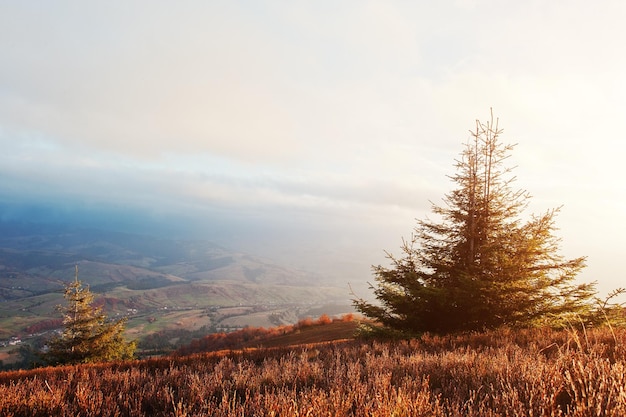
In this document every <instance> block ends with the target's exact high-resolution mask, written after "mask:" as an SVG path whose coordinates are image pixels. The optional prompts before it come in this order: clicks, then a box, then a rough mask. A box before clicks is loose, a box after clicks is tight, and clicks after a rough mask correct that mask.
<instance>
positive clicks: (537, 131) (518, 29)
mask: <svg viewBox="0 0 626 417" xmlns="http://www.w3.org/2000/svg"><path fill="white" fill-rule="evenodd" d="M624 21H626V2H624V1H622V0H617V1H597V2H590V1H571V0H568V1H558V0H555V1H549V2H548V1H523V2H521V1H501V0H498V1H496V0H494V1H480V0H476V1H472V0H465V1H462V0H460V1H437V2H435V1H361V0H359V1H320V0H315V1H180V2H164V1H106V2H104V1H103V2H80V1H55V2H48V1H29V2H11V1H0V146H1V148H2V151H1V152H0V198H1V199H2V201H4V202H5V208H4V209H3V210H5V212H4V213H2V216H3V217H4V218H10V217H11V216H16V215H18V214H19V213H17V214H16V210H17V211H19V210H20V207H27V206H28V205H29V204H30V205H37V204H40V205H43V206H44V207H52V206H59V207H61V208H62V210H66V212H69V213H72V212H73V210H79V209H80V210H82V212H83V213H89V212H90V210H92V211H93V212H94V213H98V214H99V215H102V214H103V213H106V212H107V210H113V211H112V212H115V213H117V214H120V213H121V215H123V213H125V212H126V211H128V212H129V213H130V212H132V213H134V215H135V216H137V213H139V217H143V218H145V219H149V220H151V221H153V222H155V223H158V222H159V221H161V222H167V223H168V227H169V228H171V229H176V227H177V223H178V224H180V230H181V233H182V231H183V230H184V231H185V233H186V232H189V230H193V231H195V234H196V235H200V236H204V237H206V238H207V239H209V240H222V241H223V242H224V243H228V244H232V245H235V246H238V247H240V248H243V249H246V250H250V251H257V252H258V253H260V254H262V255H264V256H269V257H273V258H276V259H281V260H286V261H287V262H290V263H291V264H293V265H300V266H306V267H309V268H317V269H319V270H320V271H324V272H325V273H326V272H328V273H333V274H335V275H336V277H337V279H338V280H340V281H341V280H343V281H351V282H355V281H359V280H360V281H366V280H369V279H371V275H370V274H369V266H370V264H373V263H380V262H383V261H384V258H383V250H384V249H386V250H389V251H392V252H398V250H397V248H398V246H399V244H400V238H401V237H402V236H408V235H410V233H411V230H412V228H413V227H414V225H415V219H416V218H424V216H426V215H427V214H428V211H429V207H430V205H429V200H431V201H434V202H440V201H441V198H442V197H443V195H444V194H445V193H446V192H448V191H450V190H451V187H452V186H453V184H452V183H451V182H450V181H449V180H448V179H447V177H446V175H449V174H452V173H453V172H454V171H453V161H454V159H455V158H456V157H457V156H458V154H459V153H460V151H461V150H462V145H463V143H465V141H466V140H467V138H468V136H469V135H468V130H469V129H472V128H473V127H474V123H475V119H477V118H478V119H481V120H485V119H486V118H487V117H488V116H489V109H490V108H491V107H493V109H494V113H495V115H496V116H498V117H499V118H500V126H501V127H503V128H504V131H505V134H504V136H503V139H504V141H505V142H510V143H518V146H517V147H516V149H515V151H514V153H513V157H512V159H511V163H512V164H514V165H518V168H517V170H516V174H517V177H518V181H517V183H516V184H517V186H519V187H520V188H524V189H526V190H528V191H529V192H530V193H531V194H532V195H533V200H532V205H531V208H532V210H531V211H535V212H541V211H544V210H546V209H549V208H552V207H557V206H561V205H563V209H562V212H561V214H560V216H559V217H558V219H557V225H558V226H559V227H560V231H559V232H558V233H559V236H561V237H562V238H563V249H562V253H563V254H565V255H566V256H570V257H576V256H581V255H587V256H588V257H589V259H588V268H587V269H586V270H585V272H584V273H583V274H582V275H581V279H583V280H585V281H591V280H598V281H599V287H598V288H599V290H600V291H601V292H603V293H604V292H607V291H609V290H610V289H613V288H616V287H618V286H623V285H624V282H625V279H624V273H623V268H622V260H623V256H624V248H625V247H626V225H625V224H624V222H623V215H624V213H625V211H626V210H625V209H626V207H625V206H626V187H625V186H624V179H625V178H626V175H625V170H626V169H625V168H624V166H625V165H626V164H625V163H624V157H625V151H624V149H625V148H624V145H623V143H622V142H623V136H624V135H625V134H626V133H625V132H626V117H625V115H626V53H624V51H625V49H624V48H625V47H624V45H626V29H624ZM22 214H23V213H22ZM105 216H106V214H105Z"/></svg>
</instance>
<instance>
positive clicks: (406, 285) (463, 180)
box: [354, 114, 595, 333]
mask: <svg viewBox="0 0 626 417" xmlns="http://www.w3.org/2000/svg"><path fill="white" fill-rule="evenodd" d="M470 133H471V139H470V140H469V141H468V143H467V144H466V145H465V149H464V150H463V152H462V153H461V157H460V159H458V160H456V161H455V162H456V163H455V167H456V174H455V175H453V176H451V177H450V178H451V180H452V181H453V183H455V184H456V187H457V188H456V189H454V190H453V191H452V192H451V193H449V194H447V195H446V196H445V198H444V199H443V202H444V205H435V204H433V205H432V211H433V213H434V214H435V215H436V216H437V217H438V218H439V220H437V221H435V220H429V219H426V220H419V221H418V223H417V226H416V228H415V230H414V233H413V234H412V237H411V239H410V240H403V244H402V247H401V249H402V252H403V256H402V257H399V258H398V257H394V256H393V255H391V254H388V258H389V259H390V261H391V264H392V266H391V267H389V268H388V267H383V266H380V265H379V266H375V267H374V275H375V279H376V282H377V285H373V286H372V289H373V290H374V294H375V296H376V298H377V299H378V303H370V302H368V301H366V300H364V299H356V300H354V305H355V307H356V308H357V310H359V311H360V312H361V313H363V314H364V315H365V316H367V317H369V318H372V319H375V320H377V321H378V322H380V323H382V324H383V326H384V328H386V329H391V330H396V331H400V332H403V333H420V332H425V331H429V332H436V333H448V332H454V331H464V330H482V329H487V328H495V327H498V326H501V325H505V324H506V325H510V326H530V325H533V324H537V323H540V322H546V321H549V320H552V319H554V318H558V317H562V316H563V315H564V314H568V313H575V314H579V315H580V316H581V317H586V316H588V315H589V314H591V299H592V297H593V295H594V294H595V291H594V284H575V283H574V282H573V281H574V279H575V277H576V275H577V274H578V272H579V271H580V270H581V269H582V268H584V266H585V257H579V258H575V259H569V260H568V259H564V258H563V257H562V256H560V255H558V250H559V243H560V240H559V239H558V238H556V237H555V236H554V232H555V230H556V228H555V216H556V214H557V213H558V212H559V209H558V208H557V209H552V210H548V211H546V212H545V213H543V214H541V215H533V216H531V218H530V220H528V221H526V222H523V221H522V219H521V214H522V212H523V210H524V209H526V208H527V205H528V202H529V199H530V196H529V194H528V193H527V192H525V191H523V190H517V191H515V190H513V189H512V187H511V185H512V182H513V181H514V180H515V177H512V176H511V170H512V168H507V167H505V164H504V163H505V162H506V160H507V158H509V156H510V152H511V150H512V149H513V146H512V145H505V144H502V143H501V141H500V136H501V134H502V130H501V129H499V127H498V121H497V120H496V121H495V123H494V119H493V114H492V115H491V119H490V120H489V121H488V122H486V123H482V122H480V121H476V129H475V130H474V131H470Z"/></svg>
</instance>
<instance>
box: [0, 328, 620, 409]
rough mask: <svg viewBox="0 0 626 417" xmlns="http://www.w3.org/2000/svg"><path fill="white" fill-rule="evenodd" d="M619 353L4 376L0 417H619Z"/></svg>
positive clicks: (323, 349)
mask: <svg viewBox="0 0 626 417" xmlns="http://www.w3.org/2000/svg"><path fill="white" fill-rule="evenodd" d="M320 328H325V329H327V330H329V329H331V327H326V326H320ZM304 333H306V332H301V333H300V334H304ZM302 340H303V339H299V341H302ZM624 346H626V330H624V329H619V330H617V331H616V333H615V334H613V333H612V332H610V331H609V330H607V329H599V330H587V331H586V332H584V333H583V332H575V331H573V330H572V331H569V332H555V331H552V330H549V329H533V330H516V331H514V330H508V329H502V330H498V331H494V332H488V333H474V334H467V335H453V336H446V337H438V336H429V335H425V336H424V337H423V338H422V339H421V340H413V341H409V342H406V341H403V342H373V341H369V342H362V341H350V342H336V343H329V344H323V345H317V346H316V347H315V349H311V347H308V346H299V347H292V348H288V347H286V348H272V349H250V350H240V351H230V352H219V353H218V352H216V353H208V354H198V355H192V356H186V357H179V358H172V357H169V358H161V359H152V360H146V361H134V362H126V363H115V364H98V365H90V366H89V365H86V366H76V367H69V366H68V367H60V368H45V369H40V370H33V371H21V372H6V373H0V415H33V416H35V415H36V416H38V415H41V416H44V415H45V416H56V415H78V414H80V415H83V416H87V417H89V416H96V415H98V416H113V415H136V416H148V415H150V416H171V415H189V416H200V415H213V416H231V415H334V416H371V417H376V416H389V415H423V416H426V415H428V416H440V417H443V416H456V415H464V416H474V417H478V416H491V417H495V416H504V415H541V416H546V417H556V416H563V415H571V416H581V417H582V416H591V415H594V416H595V415H598V416H609V415H610V416H623V415H626V395H624V386H625V385H626V374H625V373H624V366H626V352H625V351H624Z"/></svg>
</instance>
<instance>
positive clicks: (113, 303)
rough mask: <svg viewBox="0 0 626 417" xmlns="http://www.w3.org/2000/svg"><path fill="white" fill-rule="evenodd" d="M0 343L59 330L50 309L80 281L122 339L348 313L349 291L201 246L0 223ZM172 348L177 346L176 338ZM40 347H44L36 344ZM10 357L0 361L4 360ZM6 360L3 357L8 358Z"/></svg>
mask: <svg viewBox="0 0 626 417" xmlns="http://www.w3.org/2000/svg"><path fill="white" fill-rule="evenodd" d="M0 236H1V237H0V341H2V342H4V344H5V345H6V346H4V347H0V351H4V352H5V353H6V351H8V350H10V349H11V348H13V351H14V350H15V345H9V343H10V342H11V341H12V340H13V341H15V340H20V342H21V343H26V342H29V341H32V340H33V339H41V338H45V337H48V336H49V335H50V334H49V333H50V332H52V331H55V330H56V329H58V328H60V325H61V323H60V319H61V317H60V315H59V313H58V312H56V309H55V307H56V306H58V305H60V304H63V303H64V299H63V288H64V285H65V284H66V283H67V282H69V281H71V280H73V279H74V270H75V266H78V270H79V277H78V278H79V280H81V281H82V282H83V283H84V284H86V285H88V286H89V288H90V290H91V291H92V292H93V293H94V294H95V295H96V302H95V303H96V305H99V306H102V307H103V309H104V311H105V313H106V314H107V315H108V317H109V318H111V319H114V318H119V317H127V318H128V323H127V330H126V336H127V338H128V339H130V340H137V341H138V342H139V344H140V346H141V341H142V340H143V339H145V338H146V337H147V336H150V335H152V334H155V333H158V332H166V333H167V332H169V333H171V334H181V333H182V334H187V335H188V336H189V335H201V334H206V333H211V332H229V331H233V330H237V329H241V328H244V327H247V326H251V327H271V326H278V325H284V324H293V323H296V322H297V321H298V320H299V319H302V318H303V317H316V316H319V315H321V314H336V315H340V314H345V313H350V312H352V311H353V310H352V307H351V304H350V292H349V288H348V286H347V284H346V285H345V286H341V285H337V284H336V283H333V282H331V281H330V280H325V279H324V277H322V276H316V275H315V274H312V273H310V272H307V271H302V270H298V269H294V268H289V267H284V266H281V265H277V264H275V263H273V262H271V261H268V260H265V259H259V258H256V257H254V256H253V255H250V254H246V253H240V252H237V251H234V250H230V249H226V248H223V247H220V246H218V245H216V244H213V243H210V242H208V241H186V240H174V239H158V238H154V237H151V236H143V235H137V234H130V233H119V232H109V231H98V230H84V229H61V228H59V229H54V228H52V229H50V227H47V228H45V227H37V225H30V224H18V225H15V224H10V225H7V224H0ZM168 340H172V341H173V343H174V344H173V345H172V348H174V347H175V344H176V341H177V337H172V338H170V339H168ZM39 343H41V342H39ZM7 359H8V358H5V360H7ZM8 360H9V361H10V359H8Z"/></svg>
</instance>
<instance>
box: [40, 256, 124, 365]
mask: <svg viewBox="0 0 626 417" xmlns="http://www.w3.org/2000/svg"><path fill="white" fill-rule="evenodd" d="M64 296H65V299H66V300H67V306H59V307H58V309H59V310H60V311H61V312H62V313H63V325H64V329H63V333H62V334H61V335H60V336H59V337H56V338H54V339H52V340H51V341H50V343H49V344H48V347H49V350H48V352H47V353H46V355H45V357H46V359H47V360H48V362H50V363H52V364H65V363H69V364H76V363H89V362H103V361H112V360H123V359H131V358H132V357H133V354H134V351H135V342H130V343H127V342H126V341H125V340H124V338H123V336H122V333H123V332H124V329H125V325H126V321H127V319H126V318H122V319H120V320H117V321H115V322H108V321H107V317H106V315H105V314H104V313H103V312H102V308H101V307H94V306H93V305H92V304H93V301H94V296H93V294H92V293H91V291H90V290H89V288H88V287H83V284H82V282H81V281H79V280H78V266H76V275H75V278H74V281H73V282H71V283H69V284H67V285H66V287H65V291H64Z"/></svg>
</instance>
